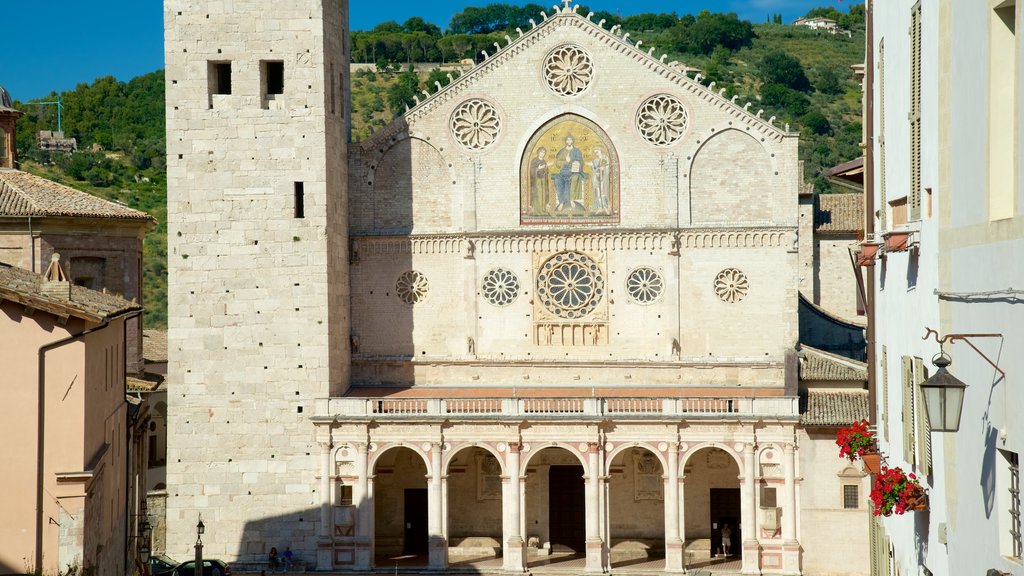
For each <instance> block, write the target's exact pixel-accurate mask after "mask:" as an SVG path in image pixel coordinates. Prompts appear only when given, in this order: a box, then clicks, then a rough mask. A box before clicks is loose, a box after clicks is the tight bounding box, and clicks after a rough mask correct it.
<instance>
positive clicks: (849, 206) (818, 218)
mask: <svg viewBox="0 0 1024 576" xmlns="http://www.w3.org/2000/svg"><path fill="white" fill-rule="evenodd" d="M861 230H864V194H819V195H818V205H817V207H816V208H815V210H814V231H815V232H837V233H839V232H842V233H849V234H855V233H857V232H860V231H861Z"/></svg>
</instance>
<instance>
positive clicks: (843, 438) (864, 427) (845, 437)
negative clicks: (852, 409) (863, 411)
mask: <svg viewBox="0 0 1024 576" xmlns="http://www.w3.org/2000/svg"><path fill="white" fill-rule="evenodd" d="M836 446H839V457H840V458H847V459H849V460H850V462H853V461H854V460H856V459H857V458H859V457H863V456H864V454H866V453H872V452H874V453H877V452H878V451H877V450H876V449H875V435H874V434H872V433H871V431H870V430H868V421H867V420H861V421H859V422H854V423H853V424H851V425H850V426H849V427H847V428H840V429H839V432H837V433H836Z"/></svg>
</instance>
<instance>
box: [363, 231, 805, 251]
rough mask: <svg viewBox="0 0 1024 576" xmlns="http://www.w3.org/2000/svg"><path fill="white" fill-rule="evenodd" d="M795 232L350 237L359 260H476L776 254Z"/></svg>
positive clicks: (581, 232)
mask: <svg viewBox="0 0 1024 576" xmlns="http://www.w3.org/2000/svg"><path fill="white" fill-rule="evenodd" d="M794 234H796V230H795V229H794V228H788V227H772V228H769V227H764V228H733V229H728V228H727V229H721V228H719V229H704V228H701V229H685V230H672V229H664V230H623V231H617V230H616V231H607V232H600V231H579V230H571V231H565V232H543V233H529V232H526V233H514V232H505V233H501V232H499V233H493V234H481V233H473V234H437V235H416V236H353V237H352V242H353V243H354V245H355V250H357V251H358V253H359V254H360V255H361V256H364V255H388V254H464V253H466V251H467V249H468V247H469V246H470V244H472V246H473V248H474V251H475V253H476V254H524V253H525V254H532V253H553V252H561V251H563V250H580V251H584V252H586V251H622V250H630V251H633V250H664V251H666V252H668V251H669V250H686V249H702V248H762V247H768V248H776V247H783V246H786V247H788V246H790V245H792V243H793V239H794Z"/></svg>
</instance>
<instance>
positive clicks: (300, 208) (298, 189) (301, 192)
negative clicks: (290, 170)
mask: <svg viewBox="0 0 1024 576" xmlns="http://www.w3.org/2000/svg"><path fill="white" fill-rule="evenodd" d="M305 196H306V191H305V186H304V184H303V183H302V182H296V183H295V217H296V218H305V217H306V198H305Z"/></svg>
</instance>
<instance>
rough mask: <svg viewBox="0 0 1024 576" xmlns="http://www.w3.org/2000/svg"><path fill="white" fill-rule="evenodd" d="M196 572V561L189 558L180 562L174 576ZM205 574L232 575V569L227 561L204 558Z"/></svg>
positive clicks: (184, 575) (209, 575) (190, 574)
mask: <svg viewBox="0 0 1024 576" xmlns="http://www.w3.org/2000/svg"><path fill="white" fill-rule="evenodd" d="M195 573H196V561H195V560H189V561H188V562H182V563H181V564H178V567H177V568H175V569H174V572H173V573H172V576H195ZM203 576H231V569H230V568H228V565H227V563H225V562H221V561H220V560H207V559H205V558H204V559H203Z"/></svg>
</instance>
